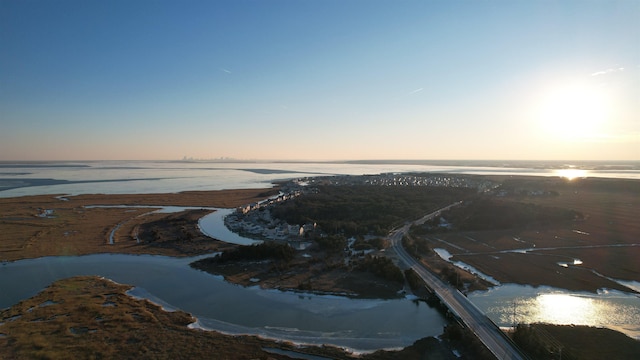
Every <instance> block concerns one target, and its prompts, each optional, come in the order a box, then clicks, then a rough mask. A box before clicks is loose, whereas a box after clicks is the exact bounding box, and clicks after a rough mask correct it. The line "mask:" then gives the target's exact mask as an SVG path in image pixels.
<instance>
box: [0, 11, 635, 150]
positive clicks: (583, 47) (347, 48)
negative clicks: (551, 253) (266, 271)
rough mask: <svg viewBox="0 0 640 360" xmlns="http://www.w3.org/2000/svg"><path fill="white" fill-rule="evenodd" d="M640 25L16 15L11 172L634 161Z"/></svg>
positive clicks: (7, 24) (2, 108) (378, 14)
mask: <svg viewBox="0 0 640 360" xmlns="http://www.w3.org/2000/svg"><path fill="white" fill-rule="evenodd" d="M638 18H640V2H638V1H629V0H612V1H582V0H579V1H578V0H568V1H562V2H554V1H506V0H504V1H502V0H498V1H491V2H478V1H470V0H461V1H406V2H401V3H398V2H392V1H380V0H373V1H347V2H345V1H333V0H325V1H314V0H310V1H302V2H301V1H292V0H269V1H251V0H247V1H215V2H210V1H190V2H187V3H184V2H179V1H169V0H161V1H136V2H130V1H123V0H114V1H109V2H99V1H80V0H64V1H55V2H51V1H44V0H25V1H3V2H0V47H1V48H2V49H3V51H2V52H1V53H0V78H1V79H2V81H1V82H0V119H1V120H0V161H92V160H107V161H108V160H114V161H130V160H131V161H132V160H141V161H179V160H181V159H183V158H184V157H187V158H194V159H208V160H213V159H220V158H233V159H235V160H237V161H367V160H384V161H418V160H420V161H469V160H470V159H478V160H486V161H538V160H535V159H542V160H540V161H605V160H610V161H636V160H639V159H640V101H639V100H640V25H639V24H638V21H637V19H638ZM69 159H72V160H69ZM430 159H431V160H430ZM436 159H437V160H436ZM505 159H507V160H505Z"/></svg>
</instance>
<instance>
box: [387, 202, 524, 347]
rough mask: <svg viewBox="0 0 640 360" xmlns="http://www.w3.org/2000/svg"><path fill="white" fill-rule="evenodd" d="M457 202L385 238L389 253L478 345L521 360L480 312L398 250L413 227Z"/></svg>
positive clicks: (455, 204)
mask: <svg viewBox="0 0 640 360" xmlns="http://www.w3.org/2000/svg"><path fill="white" fill-rule="evenodd" d="M461 203H462V202H457V203H454V204H451V205H449V206H446V207H444V208H442V209H439V210H437V211H434V212H432V213H431V214H428V215H426V216H424V217H422V218H421V219H419V220H416V221H414V222H411V223H407V224H405V225H404V226H402V227H400V228H398V229H396V230H394V231H392V232H391V233H390V234H389V239H390V240H391V243H392V246H393V249H394V250H395V252H396V253H397V254H398V258H399V259H400V261H402V262H404V263H405V265H407V266H408V267H410V268H412V269H413V270H414V271H415V272H416V273H417V274H418V275H419V276H420V277H421V278H422V280H424V282H425V283H426V284H427V286H429V287H430V288H431V289H432V290H433V291H434V292H435V293H436V294H437V295H438V297H439V298H440V300H442V301H443V302H444V303H445V304H446V305H447V306H448V307H449V310H451V312H452V313H453V314H454V315H455V316H457V317H458V319H459V320H460V321H462V322H463V323H464V324H465V325H466V326H467V327H468V328H469V329H471V331H473V332H474V333H475V334H476V336H477V337H478V338H479V339H480V341H482V343H483V344H484V345H485V346H486V347H487V348H488V349H489V350H490V351H491V352H492V353H493V354H494V355H495V356H496V358H498V359H525V358H526V357H525V356H524V355H523V354H522V353H521V352H520V351H519V350H518V349H517V348H516V347H515V346H514V345H513V344H512V343H511V341H510V340H509V339H508V338H507V337H506V336H505V334H504V333H503V332H502V330H500V328H498V327H497V326H496V325H495V324H494V323H493V322H492V321H491V320H490V319H489V318H488V317H487V316H485V315H484V314H483V313H482V311H480V309H478V308H477V307H476V306H475V305H473V303H471V301H469V299H467V297H466V296H464V295H463V294H462V293H461V292H460V291H458V290H457V289H455V288H454V287H452V286H450V285H448V284H446V283H444V282H443V281H442V280H440V279H439V278H438V277H436V276H435V275H434V274H432V273H431V272H430V271H429V270H427V269H426V268H425V267H424V266H423V265H422V264H421V263H419V262H418V261H417V260H415V259H414V258H413V257H411V255H409V254H408V253H407V252H406V250H405V249H404V247H403V246H402V238H403V237H404V236H405V234H406V233H407V232H408V231H409V228H410V227H411V226H412V225H413V224H423V223H424V222H425V221H427V220H429V219H431V218H433V217H435V216H438V215H440V213H441V212H442V211H445V210H448V209H449V208H451V207H454V206H457V205H460V204H461Z"/></svg>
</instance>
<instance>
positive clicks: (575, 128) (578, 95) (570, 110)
mask: <svg viewBox="0 0 640 360" xmlns="http://www.w3.org/2000/svg"><path fill="white" fill-rule="evenodd" d="M539 106H540V108H539V111H538V116H537V117H538V121H539V123H540V124H541V126H542V127H543V128H544V129H545V131H546V132H548V133H551V134H552V135H554V136H557V137H560V138H563V139H567V140H568V139H574V140H580V139H593V138H597V137H598V136H599V135H600V134H601V133H602V131H603V128H604V125H605V124H606V121H607V117H608V116H609V104H608V99H607V96H606V94H605V93H604V91H602V90H601V89H599V88H598V87H596V86H593V85H589V84H579V85H567V86H560V87H557V88H554V89H553V90H551V91H548V92H547V93H546V94H545V95H544V97H543V99H542V101H541V103H540V105H539Z"/></svg>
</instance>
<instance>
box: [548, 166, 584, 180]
mask: <svg viewBox="0 0 640 360" xmlns="http://www.w3.org/2000/svg"><path fill="white" fill-rule="evenodd" d="M554 172H555V173H556V174H557V175H558V176H560V177H563V178H565V179H567V180H573V179H577V178H583V177H586V176H587V170H582V169H560V170H555V171H554Z"/></svg>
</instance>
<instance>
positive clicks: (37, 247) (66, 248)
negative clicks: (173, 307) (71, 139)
mask: <svg viewBox="0 0 640 360" xmlns="http://www.w3.org/2000/svg"><path fill="white" fill-rule="evenodd" d="M274 191H276V190H275V189H272V190H265V189H248V190H224V191H206V192H184V193H177V194H136V195H79V196H72V197H66V198H60V197H56V196H53V195H41V196H26V197H18V198H0V228H2V231H1V232H0V261H11V260H18V259H25V258H36V257H42V256H58V255H84V254H93V253H129V254H159V255H170V256H191V255H194V254H200V253H207V252H212V251H216V250H217V249H219V247H220V246H223V245H224V243H221V242H219V241H215V240H212V239H210V238H208V237H206V236H204V235H202V234H201V233H200V232H199V231H198V230H197V228H196V224H197V220H198V219H199V218H200V217H201V216H202V215H204V213H203V211H201V210H195V211H188V212H184V213H180V214H178V215H176V214H154V213H151V212H153V211H154V210H156V209H154V208H151V207H150V208H101V207H87V206H96V205H138V206H140V205H149V206H151V205H156V206H169V205H171V206H193V207H199V206H201V207H218V208H233V207H237V206H240V205H243V204H247V203H251V202H255V201H258V200H260V199H263V198H266V197H268V196H270V195H272V194H273V193H274ZM177 218H181V219H182V220H178V219H177ZM172 222H173V224H174V225H177V226H174V227H172V228H170V227H167V226H166V224H171V223H172ZM148 224H152V225H154V226H155V227H154V228H150V226H149V225H148ZM185 227H186V232H187V233H188V236H189V239H188V240H189V241H181V242H177V241H173V240H175V239H176V238H179V237H180V236H182V235H183V234H181V231H182V230H183V229H184V228H185ZM141 229H142V230H144V229H147V231H148V232H151V231H154V230H157V231H156V232H155V233H154V235H157V236H154V237H153V238H152V239H150V240H148V239H146V238H145V239H144V240H147V241H143V242H142V243H138V241H137V240H136V236H137V235H140V237H141V238H142V237H143V235H144V232H143V231H141ZM112 233H113V237H112ZM111 240H113V244H110V241H111ZM185 240H186V239H185Z"/></svg>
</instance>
